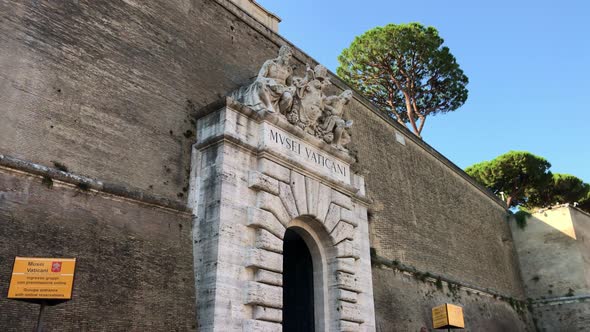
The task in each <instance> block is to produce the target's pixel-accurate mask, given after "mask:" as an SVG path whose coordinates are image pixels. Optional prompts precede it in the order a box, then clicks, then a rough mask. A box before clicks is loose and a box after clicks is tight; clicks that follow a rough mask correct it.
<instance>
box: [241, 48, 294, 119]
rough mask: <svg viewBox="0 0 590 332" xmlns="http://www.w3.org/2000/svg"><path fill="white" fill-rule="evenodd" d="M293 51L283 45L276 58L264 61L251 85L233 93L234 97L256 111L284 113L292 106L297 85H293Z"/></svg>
mask: <svg viewBox="0 0 590 332" xmlns="http://www.w3.org/2000/svg"><path fill="white" fill-rule="evenodd" d="M292 56H293V51H292V50H291V48H290V47H289V46H286V45H284V46H281V48H280V50H279V55H278V57H276V58H275V59H270V60H267V61H265V62H264V64H263V65H262V67H261V68H260V71H259V72H258V76H257V77H256V79H255V80H254V82H253V83H252V84H250V85H247V86H244V87H242V88H240V89H238V90H236V91H234V92H233V93H232V95H231V96H232V97H233V98H234V99H235V100H236V101H238V102H240V103H242V104H244V105H246V106H248V107H250V108H252V109H253V110H255V111H262V110H265V111H268V112H271V113H274V112H276V110H277V108H278V109H279V111H280V112H281V113H283V114H285V113H286V112H287V110H289V109H290V108H291V105H292V103H293V96H294V94H295V86H293V68H291V65H290V64H289V62H290V61H291V57H292Z"/></svg>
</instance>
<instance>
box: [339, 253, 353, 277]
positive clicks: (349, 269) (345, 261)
mask: <svg viewBox="0 0 590 332" xmlns="http://www.w3.org/2000/svg"><path fill="white" fill-rule="evenodd" d="M336 271H342V272H346V273H350V274H355V273H356V260H355V259H354V258H352V257H350V258H338V259H337V260H336Z"/></svg>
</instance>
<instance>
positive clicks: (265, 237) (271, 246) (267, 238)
mask: <svg viewBox="0 0 590 332" xmlns="http://www.w3.org/2000/svg"><path fill="white" fill-rule="evenodd" d="M256 248H260V249H265V250H268V251H273V252H276V253H279V254H282V253H283V241H282V240H281V239H279V238H278V237H276V236H274V235H273V234H271V233H270V232H268V231H267V230H265V229H262V228H259V229H257V230H256Z"/></svg>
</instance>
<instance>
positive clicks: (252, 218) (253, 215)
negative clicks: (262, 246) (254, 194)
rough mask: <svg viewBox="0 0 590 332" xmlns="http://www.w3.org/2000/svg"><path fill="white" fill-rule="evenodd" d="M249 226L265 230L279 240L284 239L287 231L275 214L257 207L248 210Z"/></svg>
mask: <svg viewBox="0 0 590 332" xmlns="http://www.w3.org/2000/svg"><path fill="white" fill-rule="evenodd" d="M248 226H250V227H255V228H263V229H265V230H267V231H269V232H270V233H272V234H273V235H274V236H276V237H278V238H279V239H283V236H284V235H285V230H286V229H285V226H283V224H281V222H280V221H279V220H278V219H277V217H275V215H274V214H272V213H271V212H269V211H266V210H262V209H259V208H255V207H249V208H248Z"/></svg>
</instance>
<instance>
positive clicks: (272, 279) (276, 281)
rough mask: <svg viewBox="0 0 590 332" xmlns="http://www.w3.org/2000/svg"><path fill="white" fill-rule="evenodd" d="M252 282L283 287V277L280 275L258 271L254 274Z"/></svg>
mask: <svg viewBox="0 0 590 332" xmlns="http://www.w3.org/2000/svg"><path fill="white" fill-rule="evenodd" d="M254 280H255V281H258V282H261V283H263V284H268V285H273V286H283V275H282V274H281V273H276V272H271V271H267V270H262V269H258V270H256V272H255V273H254Z"/></svg>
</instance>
